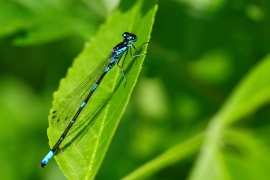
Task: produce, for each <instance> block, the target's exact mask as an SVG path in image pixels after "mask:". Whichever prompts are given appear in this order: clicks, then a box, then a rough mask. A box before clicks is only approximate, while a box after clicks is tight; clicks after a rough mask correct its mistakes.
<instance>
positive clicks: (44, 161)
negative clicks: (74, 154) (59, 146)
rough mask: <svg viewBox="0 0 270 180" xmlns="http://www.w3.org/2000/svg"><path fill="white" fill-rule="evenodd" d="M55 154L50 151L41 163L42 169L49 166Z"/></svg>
mask: <svg viewBox="0 0 270 180" xmlns="http://www.w3.org/2000/svg"><path fill="white" fill-rule="evenodd" d="M53 155H54V153H53V152H52V151H49V153H48V154H47V155H46V156H45V157H44V159H43V160H42V161H41V163H40V165H39V166H40V167H42V168H43V167H44V166H46V164H48V162H49V161H50V160H51V158H52V157H53Z"/></svg>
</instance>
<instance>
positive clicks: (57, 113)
mask: <svg viewBox="0 0 270 180" xmlns="http://www.w3.org/2000/svg"><path fill="white" fill-rule="evenodd" d="M122 36H123V38H124V40H123V41H122V42H120V43H119V44H117V45H116V46H114V47H113V49H112V52H111V53H110V54H109V56H107V58H106V59H105V60H104V61H103V62H102V63H101V64H100V65H99V66H98V67H97V68H96V70H95V71H94V72H93V73H92V74H91V75H90V76H88V78H86V79H85V81H84V82H83V83H81V85H80V86H79V87H77V88H76V89H75V90H74V91H73V92H72V93H71V94H70V95H69V96H67V98H65V99H64V100H63V101H62V102H61V103H60V104H59V105H58V106H57V107H58V109H55V110H54V111H53V112H52V115H51V116H52V119H51V120H53V119H56V120H57V122H59V121H60V120H61V119H62V116H61V115H63V114H61V112H66V111H65V110H66V109H67V108H68V107H69V106H68V105H69V104H72V102H74V101H75V100H74V99H76V98H77V97H78V96H80V97H82V98H83V101H80V102H81V104H80V105H78V109H75V110H72V112H70V111H69V114H72V115H73V117H70V115H65V116H64V119H65V120H66V119H72V120H71V121H70V122H69V124H68V126H67V127H66V129H65V131H64V132H63V133H62V135H61V136H60V138H59V139H58V141H57V142H56V144H55V145H54V146H53V148H52V149H51V150H50V151H49V153H48V154H47V155H46V156H45V157H44V158H43V160H42V161H41V163H40V167H42V168H43V167H45V166H46V165H47V164H48V163H49V161H50V160H51V158H52V157H53V156H54V154H55V152H56V151H57V150H58V148H59V146H60V145H61V143H62V142H63V141H64V139H65V137H66V135H67V134H68V132H69V130H70V129H71V127H72V126H73V124H75V122H76V120H77V119H78V117H79V115H80V114H81V112H82V110H83V109H84V107H85V106H86V105H87V103H88V101H89V99H90V98H91V97H92V94H93V93H94V92H95V91H96V89H97V87H98V86H99V84H100V83H101V81H102V80H103V78H104V77H105V75H106V74H107V72H109V71H110V70H111V69H112V68H113V67H114V65H115V64H117V65H118V67H119V68H120V69H121V72H122V74H123V77H124V80H125V84H126V78H125V74H124V71H123V66H124V63H125V60H126V56H127V54H128V53H129V52H130V55H131V57H132V58H133V57H138V56H144V55H145V54H137V55H133V54H132V49H134V50H135V51H137V50H138V49H140V48H141V47H142V46H143V45H145V44H147V43H148V42H145V43H143V44H142V45H140V46H139V47H138V48H136V47H135V46H134V45H133V44H132V42H136V40H137V36H136V35H135V34H132V33H129V32H124V33H123V35H122ZM123 55H124V59H123V61H122V63H121V64H122V65H121V66H119V62H120V60H121V58H122V56H123ZM87 83H88V84H87ZM88 85H89V86H88ZM85 87H87V89H85ZM82 92H83V93H82ZM75 107H76V106H75ZM72 109H74V108H72Z"/></svg>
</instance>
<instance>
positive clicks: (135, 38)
mask: <svg viewBox="0 0 270 180" xmlns="http://www.w3.org/2000/svg"><path fill="white" fill-rule="evenodd" d="M137 39H138V38H137V36H136V35H135V34H134V35H133V36H132V39H131V41H133V42H136V41H137Z"/></svg>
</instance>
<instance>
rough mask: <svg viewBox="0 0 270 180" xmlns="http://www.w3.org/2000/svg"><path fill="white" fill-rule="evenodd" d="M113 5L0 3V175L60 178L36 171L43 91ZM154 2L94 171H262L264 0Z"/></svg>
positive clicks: (47, 103)
mask: <svg viewBox="0 0 270 180" xmlns="http://www.w3.org/2000/svg"><path fill="white" fill-rule="evenodd" d="M113 4H117V1H114V2H112V1H95V2H92V1H91V2H90V1H89V2H88V1H85V0H81V1H72V0H69V1H54V0H50V1H43V0H40V1H33V0H27V1H25V0H24V1H23V0H1V1H0V27H1V28H0V36H1V39H0V49H1V53H0V75H1V77H0V114H1V119H2V121H1V122H2V123H1V126H0V127H1V133H0V135H1V136H0V143H1V149H0V160H1V163H2V168H1V171H0V172H1V177H4V178H5V179H60V178H63V179H64V177H63V175H62V174H61V172H60V170H59V169H58V167H57V166H56V163H54V162H51V163H50V165H49V166H48V167H46V169H40V168H38V164H39V162H40V160H41V158H42V157H43V156H44V154H46V153H47V151H48V150H49V148H48V144H47V143H46V142H48V140H47V136H46V128H47V127H48V123H47V122H48V121H47V116H48V113H49V109H50V108H51V101H52V93H53V92H54V91H55V90H56V89H57V87H58V83H59V80H60V79H61V78H62V77H64V76H65V74H66V72H67V68H68V67H69V66H70V65H71V62H72V59H74V57H76V56H77V55H78V54H79V53H80V52H81V50H82V47H83V44H84V43H85V42H87V41H89V39H90V38H91V37H92V36H93V35H94V34H95V33H96V31H97V29H98V27H99V26H100V24H101V23H103V22H104V21H105V20H106V17H107V15H108V14H109V13H110V12H111V10H112V8H113V7H114V6H113ZM158 5H159V9H158V12H157V15H156V17H155V24H154V27H153V32H152V35H151V36H152V38H151V39H150V44H149V48H148V52H149V54H148V55H147V57H146V59H145V62H144V65H143V69H142V73H141V75H140V77H139V79H138V83H137V85H136V87H135V89H134V92H133V94H132V96H131V100H130V102H129V105H128V107H127V109H126V112H125V114H124V116H123V118H122V120H121V122H120V124H119V127H118V129H117V131H116V134H115V136H114V137H113V141H112V143H111V145H110V147H109V150H108V152H107V154H106V157H105V159H104V161H103V163H102V165H101V168H100V170H99V172H98V174H97V176H96V179H108V178H109V179H120V178H123V177H124V176H126V177H128V176H127V175H128V174H129V173H131V172H133V171H135V170H136V169H137V168H139V167H140V169H138V171H135V172H134V174H135V176H136V175H137V177H139V175H142V176H144V175H146V174H148V175H150V176H149V177H148V179H188V178H189V179H270V173H269V171H268V169H269V167H270V161H269V159H270V158H269V152H270V151H269V150H270V149H269V145H270V140H269V136H268V134H269V131H270V124H269V117H270V106H269V103H268V102H269V98H270V89H269V87H268V86H269V85H270V82H269V81H270V80H269V79H270V77H269V73H268V72H267V69H269V68H270V67H268V66H269V65H268V64H269V63H268V62H269V56H267V55H268V53H269V49H270V45H269V42H270V35H269V32H270V23H269V19H270V14H269V12H270V2H268V1H267V0H261V1H256V2H255V1H249V0H248V1H243V0H234V1H229V0H227V1H226V0H217V1H209V0H203V1H196V0H191V1H185V0H160V1H159V2H158ZM122 10H123V11H125V9H122ZM123 23H125V22H123ZM126 30H127V29H123V32H124V31H126ZM116 36H118V35H116ZM52 161H53V160H52ZM147 162H148V164H146V163H147ZM144 164H145V165H144ZM151 173H152V174H151ZM134 174H133V175H134ZM130 175H132V174H130ZM135 176H134V177H135ZM130 177H131V176H130Z"/></svg>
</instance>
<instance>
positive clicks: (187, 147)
mask: <svg viewBox="0 0 270 180" xmlns="http://www.w3.org/2000/svg"><path fill="white" fill-rule="evenodd" d="M203 138H204V134H203V133H202V134H199V135H197V136H195V137H193V138H191V139H189V140H187V141H185V142H183V143H180V144H178V145H176V146H174V147H172V148H170V149H169V150H167V151H166V152H164V153H163V154H161V155H159V156H158V157H156V158H155V159H153V160H151V161H149V162H148V163H146V164H145V165H143V166H141V167H140V168H138V169H137V170H135V171H133V172H132V173H130V174H129V175H127V176H126V177H124V178H123V179H126V180H127V179H145V178H146V177H147V176H149V175H151V174H154V173H155V172H157V171H159V170H161V169H163V168H165V167H167V166H169V165H172V164H174V163H177V162H178V161H180V160H181V159H183V158H185V157H188V156H190V155H191V154H194V152H196V151H198V149H199V147H200V145H201V143H202V141H203Z"/></svg>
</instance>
